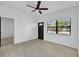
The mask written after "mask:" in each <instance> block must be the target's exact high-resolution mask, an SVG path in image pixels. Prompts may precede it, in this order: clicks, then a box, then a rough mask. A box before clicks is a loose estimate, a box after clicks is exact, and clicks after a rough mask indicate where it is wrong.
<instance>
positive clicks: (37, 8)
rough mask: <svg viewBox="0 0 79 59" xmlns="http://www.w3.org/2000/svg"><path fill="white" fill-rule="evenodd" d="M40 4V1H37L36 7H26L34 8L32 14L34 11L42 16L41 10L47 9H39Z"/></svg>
mask: <svg viewBox="0 0 79 59" xmlns="http://www.w3.org/2000/svg"><path fill="white" fill-rule="evenodd" d="M40 4H41V1H38V2H37V6H36V7H33V6H31V5H27V6H28V7H31V8H34V10H33V11H32V12H34V11H36V10H39V13H40V14H42V12H41V10H48V8H40Z"/></svg>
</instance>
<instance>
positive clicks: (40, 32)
mask: <svg viewBox="0 0 79 59" xmlns="http://www.w3.org/2000/svg"><path fill="white" fill-rule="evenodd" d="M38 39H41V40H43V39H44V22H39V23H38Z"/></svg>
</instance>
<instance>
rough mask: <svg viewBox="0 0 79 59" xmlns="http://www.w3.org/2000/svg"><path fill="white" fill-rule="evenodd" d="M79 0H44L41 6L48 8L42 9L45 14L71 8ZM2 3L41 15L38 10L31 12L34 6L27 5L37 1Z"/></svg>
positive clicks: (34, 4)
mask: <svg viewBox="0 0 79 59" xmlns="http://www.w3.org/2000/svg"><path fill="white" fill-rule="evenodd" d="M77 2H78V1H42V3H41V6H40V7H47V8H48V10H46V11H42V12H43V14H49V13H51V12H56V11H59V10H62V9H66V8H70V7H73V6H76V5H77ZM0 4H1V5H4V6H6V7H9V8H12V9H14V10H18V11H22V12H25V13H29V14H35V15H37V14H38V15H39V13H38V11H35V12H33V13H32V12H31V11H32V10H34V9H33V8H30V7H27V6H26V5H32V6H34V7H35V6H36V5H37V1H0Z"/></svg>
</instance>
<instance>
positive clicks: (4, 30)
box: [1, 17, 14, 38]
mask: <svg viewBox="0 0 79 59" xmlns="http://www.w3.org/2000/svg"><path fill="white" fill-rule="evenodd" d="M9 37H14V19H10V18H5V17H1V38H9Z"/></svg>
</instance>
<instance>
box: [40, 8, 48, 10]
mask: <svg viewBox="0 0 79 59" xmlns="http://www.w3.org/2000/svg"><path fill="white" fill-rule="evenodd" d="M39 10H48V8H39Z"/></svg>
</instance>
